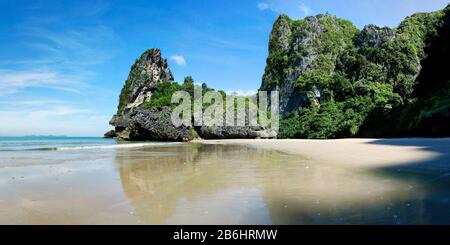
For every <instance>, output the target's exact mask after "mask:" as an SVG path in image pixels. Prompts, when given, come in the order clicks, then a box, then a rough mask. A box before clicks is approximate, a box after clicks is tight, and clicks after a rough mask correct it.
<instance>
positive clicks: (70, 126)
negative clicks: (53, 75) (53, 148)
mask: <svg viewBox="0 0 450 245" xmlns="http://www.w3.org/2000/svg"><path fill="white" fill-rule="evenodd" d="M36 102H38V103H31V105H30V106H21V107H15V108H9V107H7V108H8V109H0V118H2V120H0V135H2V136H20V135H34V134H45V135H47V134H48V135H54V134H58V135H69V136H89V135H91V136H92V135H98V136H100V135H101V134H102V132H106V131H107V130H108V129H109V126H108V124H107V123H105V118H103V117H98V116H97V115H98V113H96V112H95V111H92V110H90V109H84V108H78V107H74V106H70V105H58V104H53V102H51V103H50V104H49V105H47V106H45V105H44V106H42V105H41V103H39V101H36ZM42 103H43V104H45V103H46V102H45V101H42ZM55 103H56V101H55ZM62 103H65V102H62ZM25 104H26V103H25Z"/></svg>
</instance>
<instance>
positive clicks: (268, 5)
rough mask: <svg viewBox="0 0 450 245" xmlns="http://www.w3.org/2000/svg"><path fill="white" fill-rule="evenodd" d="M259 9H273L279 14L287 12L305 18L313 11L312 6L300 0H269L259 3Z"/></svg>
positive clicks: (292, 15) (294, 16)
mask: <svg viewBox="0 0 450 245" xmlns="http://www.w3.org/2000/svg"><path fill="white" fill-rule="evenodd" d="M257 6H258V9H260V10H262V11H264V10H271V11H273V12H275V13H277V14H287V15H289V16H290V17H292V18H303V17H306V16H308V15H310V14H311V13H312V10H311V8H310V7H308V6H307V5H306V4H305V3H303V2H302V1H300V0H267V2H261V3H258V5H257Z"/></svg>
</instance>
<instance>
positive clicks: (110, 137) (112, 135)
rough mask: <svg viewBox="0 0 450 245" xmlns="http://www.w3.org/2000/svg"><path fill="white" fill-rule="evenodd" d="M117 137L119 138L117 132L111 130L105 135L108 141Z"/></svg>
mask: <svg viewBox="0 0 450 245" xmlns="http://www.w3.org/2000/svg"><path fill="white" fill-rule="evenodd" d="M116 136H117V135H116V130H110V131H108V132H106V133H105V135H104V137H105V138H107V139H112V138H115V137H116Z"/></svg>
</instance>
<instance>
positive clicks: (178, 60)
mask: <svg viewBox="0 0 450 245" xmlns="http://www.w3.org/2000/svg"><path fill="white" fill-rule="evenodd" d="M170 59H171V60H173V61H175V63H177V65H179V66H185V65H186V59H185V58H184V56H182V55H174V56H172V57H170Z"/></svg>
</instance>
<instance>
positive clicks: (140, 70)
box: [105, 49, 273, 141]
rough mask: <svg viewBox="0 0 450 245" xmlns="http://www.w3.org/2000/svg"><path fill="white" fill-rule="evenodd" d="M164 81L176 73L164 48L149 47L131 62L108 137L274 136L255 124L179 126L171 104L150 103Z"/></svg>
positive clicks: (169, 80) (165, 139) (150, 138)
mask: <svg viewBox="0 0 450 245" xmlns="http://www.w3.org/2000/svg"><path fill="white" fill-rule="evenodd" d="M161 83H162V84H163V85H167V84H164V83H173V76H172V73H171V71H170V69H169V66H168V64H167V60H166V59H164V58H162V57H161V51H160V50H159V49H150V50H148V51H146V52H145V53H143V54H142V55H141V57H140V58H139V59H138V60H137V61H136V63H135V64H134V65H133V66H132V68H131V71H130V75H129V77H128V79H127V81H126V82H125V85H124V87H123V89H122V92H121V94H120V103H119V107H118V112H117V114H116V115H115V116H114V117H113V118H112V119H111V121H110V124H111V125H112V126H114V128H115V130H113V131H110V132H108V133H106V134H105V137H108V138H111V137H116V138H118V139H120V140H127V141H147V140H154V141H191V140H193V139H194V138H195V137H197V136H198V135H199V136H201V137H203V138H204V139H252V138H257V137H273V133H270V132H264V131H261V130H260V129H259V128H254V127H201V128H197V130H198V132H197V131H196V129H194V128H193V127H186V126H181V127H178V128H177V127H175V126H174V125H173V123H172V120H171V114H172V109H171V108H170V107H168V106H162V107H161V106H153V105H150V106H149V104H151V103H149V102H151V101H152V99H156V100H157V99H158V98H159V97H158V96H161V91H160V90H158V86H160V85H161ZM171 85H174V84H171ZM156 91H159V94H158V93H156ZM169 98H170V97H169ZM224 116H225V115H224Z"/></svg>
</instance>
